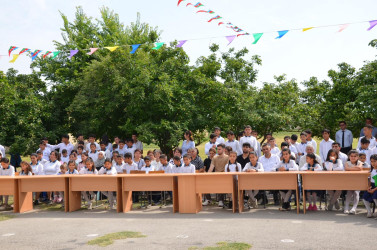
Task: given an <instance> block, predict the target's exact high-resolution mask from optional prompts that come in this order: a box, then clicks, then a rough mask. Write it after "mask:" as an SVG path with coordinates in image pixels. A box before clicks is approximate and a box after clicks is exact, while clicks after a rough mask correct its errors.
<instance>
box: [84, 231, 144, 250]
mask: <svg viewBox="0 0 377 250" xmlns="http://www.w3.org/2000/svg"><path fill="white" fill-rule="evenodd" d="M144 237H147V236H146V235H143V234H141V233H139V232H131V231H124V232H117V233H110V234H105V235H103V236H101V237H98V238H96V239H94V240H90V241H88V245H98V246H101V247H106V246H108V245H111V244H113V243H114V240H125V239H129V238H144Z"/></svg>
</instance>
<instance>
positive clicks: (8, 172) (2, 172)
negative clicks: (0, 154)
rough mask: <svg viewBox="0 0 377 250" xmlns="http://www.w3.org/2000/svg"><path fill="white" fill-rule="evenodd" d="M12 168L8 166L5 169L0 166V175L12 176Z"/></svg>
mask: <svg viewBox="0 0 377 250" xmlns="http://www.w3.org/2000/svg"><path fill="white" fill-rule="evenodd" d="M14 173H15V171H14V167H13V166H12V165H9V166H8V167H7V169H5V168H3V167H2V166H1V167H0V175H3V176H14Z"/></svg>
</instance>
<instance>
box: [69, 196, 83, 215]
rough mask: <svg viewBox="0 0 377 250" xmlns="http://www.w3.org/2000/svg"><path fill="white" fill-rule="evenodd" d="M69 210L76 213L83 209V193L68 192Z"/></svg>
mask: <svg viewBox="0 0 377 250" xmlns="http://www.w3.org/2000/svg"><path fill="white" fill-rule="evenodd" d="M67 200H69V201H68V208H69V212H74V211H76V210H79V209H80V208H81V192H80V191H70V192H68V199H67Z"/></svg>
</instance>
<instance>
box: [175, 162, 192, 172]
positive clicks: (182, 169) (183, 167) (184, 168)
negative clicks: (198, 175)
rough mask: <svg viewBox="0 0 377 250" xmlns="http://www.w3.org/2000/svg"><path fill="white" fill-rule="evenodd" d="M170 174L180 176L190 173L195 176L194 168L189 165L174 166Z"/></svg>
mask: <svg viewBox="0 0 377 250" xmlns="http://www.w3.org/2000/svg"><path fill="white" fill-rule="evenodd" d="M172 173H175V174H182V173H192V174H195V166H194V165H192V164H190V165H188V166H186V165H184V164H182V165H179V166H177V165H174V166H173V167H172Z"/></svg>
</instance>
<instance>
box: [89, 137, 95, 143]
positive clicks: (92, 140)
mask: <svg viewBox="0 0 377 250" xmlns="http://www.w3.org/2000/svg"><path fill="white" fill-rule="evenodd" d="M95 139H96V138H94V137H89V139H88V141H89V142H94V141H95Z"/></svg>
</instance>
